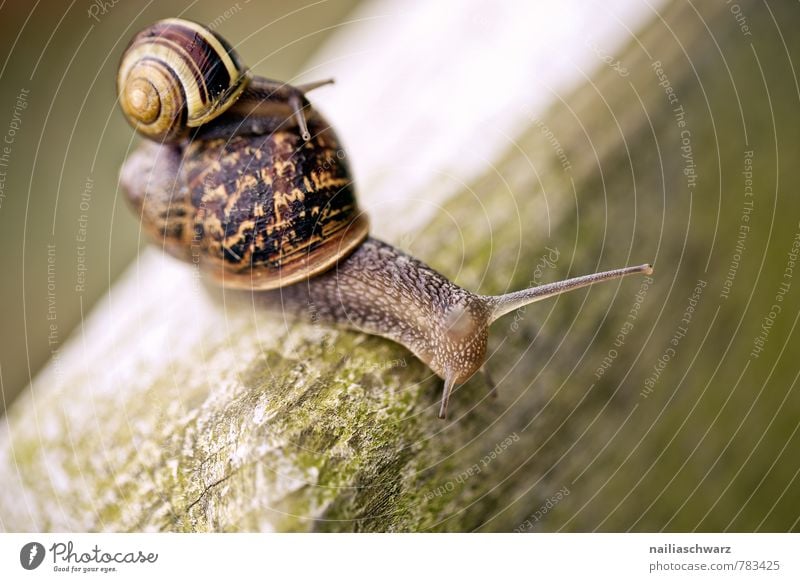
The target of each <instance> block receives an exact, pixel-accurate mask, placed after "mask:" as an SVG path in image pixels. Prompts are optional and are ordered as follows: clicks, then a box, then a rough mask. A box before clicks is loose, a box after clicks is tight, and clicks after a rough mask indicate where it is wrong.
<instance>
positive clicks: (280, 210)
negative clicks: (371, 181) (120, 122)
mask: <svg viewBox="0 0 800 582" xmlns="http://www.w3.org/2000/svg"><path fill="white" fill-rule="evenodd" d="M309 129H310V131H311V134H312V138H311V139H310V140H309V141H305V140H303V139H302V137H301V136H300V135H299V134H298V132H297V131H296V130H295V128H285V129H281V130H277V131H274V132H272V133H270V134H267V135H262V136H235V137H233V138H230V139H213V140H194V141H193V142H191V143H190V144H188V145H186V146H184V147H178V146H156V145H151V146H150V147H147V148H144V149H141V150H139V151H137V152H136V153H134V154H133V155H132V156H131V157H130V158H129V159H128V161H127V162H126V164H125V166H124V168H123V172H122V176H121V179H122V184H123V186H124V187H125V190H126V193H127V194H128V200H129V201H130V202H131V203H132V204H133V205H134V207H135V208H136V209H137V210H138V211H139V212H140V213H141V216H142V224H143V225H145V226H146V227H147V229H148V230H150V231H151V234H152V235H154V236H155V237H156V239H157V240H159V241H160V242H161V243H162V245H163V246H164V248H165V249H167V250H168V251H169V252H170V253H171V254H173V255H175V256H177V257H179V258H182V259H184V260H187V261H192V262H194V263H196V264H199V265H200V267H201V268H202V269H203V271H204V272H206V273H207V274H209V275H210V276H211V277H213V278H214V279H216V280H217V281H218V282H220V283H222V284H223V285H224V286H226V287H229V288H241V289H258V290H264V289H274V288H278V287H282V286H285V285H290V284H292V283H295V282H298V281H302V280H304V279H307V278H308V277H311V276H313V275H316V274H318V273H321V272H323V271H326V270H327V269H329V268H330V267H332V266H333V265H334V264H336V262H337V261H338V260H339V259H341V258H343V257H345V256H347V255H349V254H350V253H351V252H352V251H353V250H355V248H356V247H357V246H358V245H359V244H360V243H361V242H362V241H363V240H364V239H365V238H366V237H367V234H368V231H369V221H368V220H367V217H366V215H365V214H364V213H362V212H361V210H360V209H359V207H358V203H357V201H356V194H355V189H354V187H353V181H352V178H351V174H350V169H349V167H348V164H347V161H346V159H345V158H344V156H342V155H341V152H342V151H343V150H342V149H341V147H340V145H339V140H338V138H337V136H336V134H335V133H334V131H333V129H331V128H330V127H329V126H328V125H327V122H325V120H324V118H322V116H320V115H316V116H315V117H314V118H313V119H312V120H310V125H309ZM162 177H166V178H164V179H163V180H162Z"/></svg>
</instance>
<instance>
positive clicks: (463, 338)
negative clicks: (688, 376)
mask: <svg viewBox="0 0 800 582" xmlns="http://www.w3.org/2000/svg"><path fill="white" fill-rule="evenodd" d="M325 83H326V82H323V83H315V84H311V85H305V86H297V87H292V86H289V85H286V84H283V83H279V82H276V81H270V80H267V79H261V78H258V77H255V76H252V75H250V74H249V73H248V72H247V70H246V69H245V68H244V67H242V65H241V64H240V61H239V58H238V56H237V55H236V53H235V52H234V51H233V49H232V48H231V47H230V45H229V44H228V43H227V42H225V41H224V40H223V39H222V38H221V37H219V36H218V35H217V34H215V33H214V32H212V31H211V30H208V29H206V28H205V27H203V26H201V25H199V24H196V23H193V22H188V21H185V20H178V19H169V20H163V21H160V22H157V23H155V24H153V25H152V26H150V27H148V28H147V29H145V30H143V31H142V32H140V33H139V34H137V35H136V36H135V37H134V39H133V40H132V42H131V44H130V46H129V47H128V49H127V50H126V52H125V53H124V55H123V57H122V61H121V65H120V70H119V77H118V81H117V87H118V91H119V99H120V104H121V106H122V109H123V111H124V112H125V114H126V116H127V118H128V120H129V121H130V122H131V123H132V124H133V125H134V127H135V128H136V129H137V130H138V131H139V132H140V133H141V134H142V135H144V136H146V137H148V138H150V139H151V140H153V141H155V142H159V143H158V144H156V143H149V144H146V145H145V146H143V147H142V148H140V149H139V150H138V151H136V152H135V153H134V154H132V155H131V156H130V157H129V159H128V160H127V161H126V163H125V165H124V167H123V169H122V175H121V183H122V185H123V188H124V190H125V191H126V193H127V196H128V199H129V201H130V202H131V203H132V204H133V206H134V207H135V208H136V209H137V210H138V212H139V213H140V216H141V220H142V224H143V225H144V227H145V228H146V229H147V230H148V231H149V232H150V234H151V235H153V237H154V238H155V239H156V240H157V241H159V242H160V243H161V244H162V245H163V246H164V248H165V249H166V250H167V251H168V252H170V253H171V254H173V255H175V256H177V257H179V258H182V259H184V260H186V261H191V262H194V263H197V264H199V266H200V268H201V269H202V270H203V272H204V273H206V274H207V275H209V276H210V278H212V279H213V280H215V281H216V282H218V283H220V284H221V285H223V286H225V287H228V288H234V289H246V290H250V291H258V293H256V294H255V296H256V298H257V301H259V302H260V303H261V304H263V305H272V306H275V305H279V306H280V307H281V309H283V310H284V311H285V312H287V313H291V314H294V315H295V316H298V317H305V318H309V319H314V320H315V321H320V322H324V323H330V324H338V325H343V326H346V327H349V328H354V329H357V330H360V331H362V332H366V333H370V334H375V335H379V336H383V337H386V338H389V339H391V340H394V341H396V342H398V343H400V344H402V345H404V346H406V347H407V348H408V349H409V350H411V351H412V352H413V353H414V354H415V355H416V356H417V357H418V358H419V359H420V360H422V361H423V362H425V364H427V365H428V366H429V367H430V368H431V369H432V370H433V371H434V372H435V373H436V374H437V375H439V376H440V377H441V378H443V379H444V391H443V395H442V400H441V408H440V412H439V416H440V417H442V418H444V417H445V416H446V413H447V405H448V401H449V398H450V393H451V391H452V390H453V388H454V387H455V386H457V385H459V384H462V383H463V382H466V381H467V379H469V378H470V377H471V376H472V375H473V374H474V373H475V372H476V371H478V370H479V369H481V367H482V366H483V364H484V361H485V358H486V346H487V338H488V331H489V326H490V325H491V324H492V322H494V321H496V320H497V319H498V318H500V317H501V316H503V315H504V314H506V313H509V312H511V311H514V310H515V309H518V308H519V307H522V306H524V305H527V304H529V303H532V302H534V301H539V300H541V299H545V298H547V297H552V296H554V295H558V294H560V293H563V292H565V291H569V290H572V289H577V288H579V287H584V286H586V285H591V284H592V283H596V282H598V281H603V280H608V279H613V278H617V277H621V276H623V275H627V274H631V273H648V274H649V273H651V272H652V269H651V267H650V265H639V266H635V267H627V268H623V269H616V270H613V271H607V272H603V273H595V274H591V275H586V276H583V277H576V278H574V279H568V280H566V281H561V282H558V283H551V284H547V285H540V286H537V287H533V288H530V289H524V290H522V291H517V292H515V293H509V294H506V295H499V296H481V295H476V294H474V293H470V292H469V291H466V290H464V289H462V288H460V287H458V286H456V285H454V284H453V283H451V282H450V281H448V280H447V279H446V278H445V277H443V276H442V275H440V274H439V273H437V272H436V271H434V270H433V269H431V268H429V267H428V266H426V265H425V264H423V263H422V262H420V261H418V260H417V259H415V258H413V257H411V256H409V255H407V254H405V253H404V252H402V251H400V250H398V249H396V248H394V247H392V246H390V245H388V244H386V243H383V242H381V241H379V240H377V239H374V238H372V237H370V236H369V232H368V231H369V224H368V220H367V217H366V215H365V214H364V213H363V212H361V210H359V207H358V203H357V201H356V197H355V192H354V188H353V183H352V179H351V175H350V171H349V168H348V166H347V162H346V159H345V158H346V156H343V155H341V152H342V150H341V147H340V145H339V141H338V139H337V137H336V134H335V133H334V132H333V130H332V129H331V128H330V127H329V125H328V123H327V122H326V121H325V119H324V118H323V117H322V116H321V115H320V114H319V113H318V112H316V111H315V110H314V109H313V108H312V107H311V106H310V104H309V103H308V101H307V99H306V98H305V93H306V92H307V91H309V90H311V89H313V88H315V87H317V86H319V85H321V84H325Z"/></svg>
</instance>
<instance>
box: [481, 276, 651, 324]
mask: <svg viewBox="0 0 800 582" xmlns="http://www.w3.org/2000/svg"><path fill="white" fill-rule="evenodd" d="M634 273H643V274H645V275H652V274H653V266H652V265H647V264H645V265H638V266H636V267H625V268H623V269H614V270H612V271H604V272H602V273H592V274H591V275H584V276H582V277H575V278H573V279H567V280H566V281H557V282H556V283H548V284H546V285H539V286H537V287H531V288H530V289H523V290H522V291H515V292H514V293H507V294H505V295H497V296H494V297H487V298H486V299H487V300H488V301H489V303H490V304H492V305H493V310H492V314H491V316H490V317H489V323H490V324H491V323H493V322H494V321H496V320H497V319H499V318H501V317H502V316H504V315H505V314H506V313H510V312H512V311H514V310H515V309H519V308H520V307H524V306H525V305H529V304H531V303H534V302H536V301H541V300H542V299H547V298H548V297H553V296H554V295H560V294H561V293H566V292H567V291H572V290H573V289H579V288H580V287H586V286H587V285H592V284H594V283H598V282H600V281H607V280H608V279H618V278H620V277H624V276H625V275H632V274H634Z"/></svg>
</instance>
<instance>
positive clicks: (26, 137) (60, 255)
mask: <svg viewBox="0 0 800 582" xmlns="http://www.w3.org/2000/svg"><path fill="white" fill-rule="evenodd" d="M104 4H105V6H106V8H100V6H102V5H104ZM355 4H356V0H329V1H325V2H316V3H310V4H308V5H301V4H298V3H296V2H291V1H289V0H278V1H272V0H271V1H270V2H259V1H255V0H252V1H251V0H239V1H238V2H228V1H225V2H219V1H210V0H201V1H195V2H171V1H167V2H165V1H160V2H127V1H123V2H118V3H116V4H112V3H110V2H105V3H103V2H88V1H87V2H83V3H81V4H80V5H79V4H76V3H74V2H72V3H67V2H63V3H62V2H47V3H42V4H41V5H39V4H37V5H36V6H35V7H34V6H33V5H32V4H30V3H27V2H5V3H3V4H2V7H1V8H0V32H2V34H0V56H2V57H3V60H2V61H0V63H2V64H0V67H2V68H0V79H2V83H1V84H0V131H1V132H2V133H3V134H4V135H5V133H6V128H7V127H8V126H9V125H10V123H11V121H12V118H13V117H14V109H15V106H16V103H17V97H18V95H20V93H21V92H22V94H23V95H26V98H25V100H24V101H25V105H24V108H20V109H19V111H20V112H21V115H19V116H18V117H20V119H19V120H17V121H16V125H19V129H18V130H16V132H15V135H14V136H13V144H11V151H10V154H9V155H8V166H7V167H0V171H5V176H3V175H0V180H3V179H4V178H5V180H4V181H3V182H0V186H2V187H3V194H4V196H2V199H0V243H2V245H1V246H0V248H1V249H2V251H0V273H2V275H1V276H0V329H2V332H1V333H0V383H2V402H0V412H2V410H4V409H5V408H6V407H7V406H8V405H9V404H10V402H11V401H12V400H13V399H14V397H15V396H16V394H18V393H19V391H20V390H22V388H24V387H25V386H26V385H27V384H28V383H29V382H30V379H31V377H32V376H35V374H36V372H37V370H39V369H40V368H41V366H42V365H43V364H44V363H45V362H46V361H47V360H48V358H50V356H51V354H53V353H54V352H57V350H58V347H59V345H61V344H62V343H63V342H64V340H65V339H66V338H67V337H68V336H69V334H70V333H71V332H73V330H75V328H76V326H77V325H78V324H79V322H80V321H81V318H82V316H83V315H85V314H87V313H88V312H89V310H90V309H91V306H92V305H93V304H94V303H95V302H96V301H97V300H98V299H99V298H100V297H101V296H102V295H103V293H105V292H106V291H107V290H108V288H109V285H110V283H111V282H112V281H113V280H114V278H115V277H116V276H117V275H118V274H119V273H120V272H121V271H122V270H124V269H125V267H126V266H127V265H128V264H129V263H130V261H131V259H132V258H133V257H134V256H135V254H136V253H137V247H138V246H139V232H138V225H137V224H136V221H135V220H132V219H131V214H130V212H129V211H128V209H127V208H126V207H125V206H124V204H122V203H121V202H122V198H121V197H117V196H115V192H116V189H117V174H118V171H119V168H120V166H121V164H122V161H123V159H124V157H125V154H126V152H127V151H128V150H129V148H130V147H131V145H132V144H131V139H132V131H131V129H130V127H129V126H128V125H127V123H126V122H125V121H124V119H123V118H122V115H121V114H120V113H119V111H118V108H117V107H116V94H115V86H114V79H115V71H116V67H117V64H118V62H119V57H120V55H121V53H122V51H123V49H124V48H125V45H126V43H127V41H128V39H129V38H130V37H131V35H132V34H133V33H134V32H136V31H138V30H139V29H140V28H142V27H144V26H146V25H147V24H150V23H151V22H153V21H154V20H157V19H159V18H166V17H172V16H183V17H185V18H190V19H193V20H196V21H198V22H204V23H208V24H209V25H212V26H213V27H215V28H219V29H220V30H223V31H224V34H225V36H226V37H227V38H230V39H237V40H238V42H239V44H237V50H238V51H239V52H240V54H241V55H242V58H243V59H244V60H245V62H246V63H247V64H248V66H250V67H251V68H252V69H253V70H254V71H255V73H257V74H260V75H264V76H267V77H271V78H275V79H287V80H288V79H291V78H292V77H293V75H294V74H296V72H297V71H298V70H299V69H300V66H301V65H302V64H303V63H304V62H305V61H306V60H307V59H308V57H309V56H310V55H311V53H312V52H313V51H314V50H315V48H316V47H317V46H318V45H319V44H320V43H322V42H324V41H325V39H326V38H327V37H328V35H330V34H331V33H332V32H334V31H335V30H336V28H337V26H338V25H340V24H341V23H342V22H343V21H344V20H345V16H346V15H347V13H348V12H349V11H350V10H351V9H352V8H353V6H354V5H355ZM90 10H91V11H92V14H93V15H94V18H93V17H91V16H90V14H89V11H90ZM25 91H27V94H25V93H24V92H25ZM87 183H88V184H89V186H88V187H87ZM85 192H86V195H84V193H85ZM83 216H85V217H86V218H85V220H83V219H82V217H83ZM80 239H85V241H84V240H80ZM84 253H85V254H84ZM84 268H85V270H81V269H84ZM48 269H49V271H48ZM48 273H49V275H50V283H51V285H50V286H48ZM81 287H82V288H81Z"/></svg>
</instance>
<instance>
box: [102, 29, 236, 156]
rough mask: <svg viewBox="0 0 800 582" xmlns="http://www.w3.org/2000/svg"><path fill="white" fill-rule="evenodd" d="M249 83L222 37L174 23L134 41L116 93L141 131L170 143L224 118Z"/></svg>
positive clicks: (144, 34)
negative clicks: (208, 123) (212, 121)
mask: <svg viewBox="0 0 800 582" xmlns="http://www.w3.org/2000/svg"><path fill="white" fill-rule="evenodd" d="M248 82H249V76H248V75H247V71H246V69H245V67H243V66H242V64H241V63H240V61H239V58H238V56H237V55H236V53H235V52H234V50H233V49H232V48H231V47H230V45H228V43H227V42H226V41H225V40H224V39H223V38H222V37H219V36H217V35H216V34H214V33H213V32H212V31H210V30H208V29H207V28H205V27H203V26H201V25H199V24H196V23H194V22H189V21H186V20H181V19H177V18H170V19H167V20H161V21H159V22H156V23H155V24H153V25H152V26H149V27H147V28H146V29H144V30H142V31H141V32H140V33H139V34H137V35H136V36H135V37H134V38H133V40H132V41H131V44H130V45H129V46H128V48H127V49H126V50H125V53H124V54H123V55H122V61H121V62H120V67H119V72H118V75H117V93H118V95H119V100H120V105H121V107H122V110H123V112H124V113H125V117H126V118H127V119H128V121H129V122H130V123H131V124H132V125H133V126H134V127H135V128H136V130H137V131H139V132H141V133H142V135H145V136H147V137H149V138H151V139H153V140H156V141H162V142H169V141H176V140H178V139H180V138H182V137H185V136H186V135H188V133H189V131H190V129H191V128H194V127H197V126H199V125H201V124H203V123H206V122H208V121H210V120H212V119H214V118H215V117H217V116H218V115H220V114H221V113H223V112H224V111H225V110H226V109H227V108H229V107H230V106H231V105H232V104H233V103H234V102H235V101H236V99H237V98H238V97H239V95H240V94H241V92H242V91H243V90H244V89H245V87H246V86H247V84H248Z"/></svg>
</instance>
